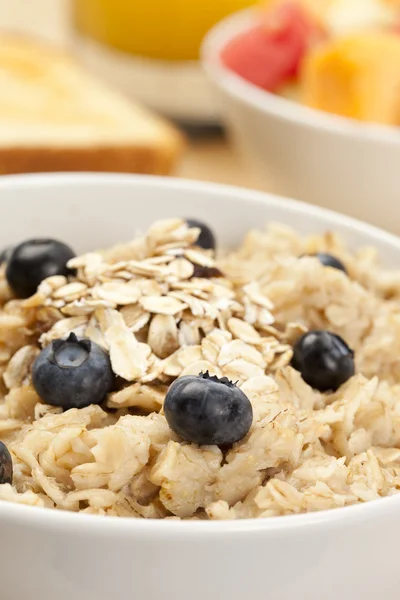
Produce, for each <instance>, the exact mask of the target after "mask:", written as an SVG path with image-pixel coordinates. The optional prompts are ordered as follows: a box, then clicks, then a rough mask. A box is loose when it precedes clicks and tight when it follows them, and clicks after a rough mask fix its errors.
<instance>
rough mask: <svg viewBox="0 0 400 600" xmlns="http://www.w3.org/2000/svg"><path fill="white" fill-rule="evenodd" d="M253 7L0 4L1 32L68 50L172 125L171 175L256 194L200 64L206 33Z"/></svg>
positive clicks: (179, 2)
mask: <svg viewBox="0 0 400 600" xmlns="http://www.w3.org/2000/svg"><path fill="white" fill-rule="evenodd" d="M251 4H253V2H252V1H251V0H168V1H167V0H152V1H147V2H142V1H141V0H0V29H3V30H4V29H6V30H11V31H13V32H23V33H29V34H33V35H36V36H40V37H41V38H44V39H46V40H49V41H50V42H52V43H53V44H55V45H57V46H62V47H63V48H66V49H67V50H68V51H71V52H73V53H74V54H75V56H76V58H77V59H78V60H79V61H80V62H81V63H82V64H84V65H85V67H87V68H88V69H89V70H90V71H92V72H94V73H95V74H96V75H98V76H100V77H101V78H102V79H103V80H104V81H106V82H110V83H111V84H112V85H113V86H115V87H116V88H118V89H120V90H121V91H122V92H123V93H125V94H127V95H128V96H129V97H131V98H134V99H137V100H139V101H140V102H142V103H144V104H146V105H147V106H148V107H150V108H151V109H152V110H154V111H157V112H160V113H162V114H164V115H166V116H167V117H168V118H171V119H173V120H174V121H175V123H176V124H177V126H178V127H179V128H180V129H181V130H182V131H184V134H185V136H186V137H187V140H188V145H187V148H186V151H185V152H184V153H183V156H182V158H181V160H180V161H179V163H178V165H177V166H176V167H175V169H174V174H176V175H178V176H181V177H188V178H196V179H203V180H210V181H218V182H223V183H232V184H237V185H242V186H247V187H254V188H261V187H263V184H262V182H261V181H260V179H259V177H258V176H257V174H256V173H254V172H253V171H252V169H251V167H250V166H249V164H248V163H246V162H245V161H243V160H242V158H241V155H240V154H239V153H238V152H237V151H236V150H235V148H234V145H233V144H231V143H230V142H229V140H228V139H227V138H226V136H225V135H224V134H223V132H222V130H221V128H220V127H219V119H218V110H217V108H216V105H215V101H214V95H213V92H212V90H210V86H209V84H208V82H207V81H206V78H205V76H204V75H203V73H202V71H201V69H200V67H199V64H198V63H197V58H198V54H199V48H200V42H201V39H202V38H203V36H204V34H205V33H206V31H207V30H208V29H209V28H210V27H211V26H212V25H213V24H215V23H216V22H217V21H218V20H219V19H220V18H222V17H224V16H226V15H227V14H228V13H230V12H233V11H235V10H238V9H240V8H244V7H247V6H249V5H251ZM155 13H157V18H156V19H155V18H154V14H155ZM160 24H162V27H160ZM139 56H140V58H138V57H139Z"/></svg>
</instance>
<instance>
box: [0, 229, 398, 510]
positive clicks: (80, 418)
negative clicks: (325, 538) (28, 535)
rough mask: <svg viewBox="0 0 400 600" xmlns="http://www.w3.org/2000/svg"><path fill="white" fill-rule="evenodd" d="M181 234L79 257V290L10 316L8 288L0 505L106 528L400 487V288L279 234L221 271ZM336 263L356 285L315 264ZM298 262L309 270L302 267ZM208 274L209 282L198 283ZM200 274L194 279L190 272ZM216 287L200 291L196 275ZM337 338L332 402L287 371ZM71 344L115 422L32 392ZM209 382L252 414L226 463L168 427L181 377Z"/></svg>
mask: <svg viewBox="0 0 400 600" xmlns="http://www.w3.org/2000/svg"><path fill="white" fill-rule="evenodd" d="M198 235H199V230H198V229H195V228H193V229H189V228H188V226H187V225H186V224H185V222H184V221H182V220H179V219H173V220H168V221H162V222H158V223H155V224H154V225H153V226H152V227H151V228H150V229H149V230H148V232H147V234H146V235H145V236H144V237H142V238H140V239H137V240H135V241H133V242H132V243H129V244H127V245H121V246H118V247H114V248H111V249H109V250H106V251H103V252H94V253H89V254H86V255H84V256H81V257H79V258H75V259H72V260H71V261H70V262H69V267H71V268H74V269H76V272H77V276H76V278H72V279H70V280H69V281H67V279H66V278H65V277H61V276H56V277H51V278H50V279H47V280H45V281H44V282H43V283H42V284H41V285H40V287H39V289H38V292H37V293H36V294H35V295H34V296H32V297H31V298H29V299H27V300H14V299H12V298H11V297H10V292H9V289H8V287H7V284H6V281H5V278H4V269H3V271H2V272H1V274H0V297H1V305H2V308H1V310H0V370H1V379H2V383H1V400H0V440H2V441H3V442H4V443H5V444H6V445H7V447H8V448H9V449H10V451H11V453H12V456H13V461H14V482H13V486H11V485H9V484H5V485H1V486H0V499H3V500H9V501H13V502H19V503H23V504H29V505H36V506H46V507H54V508H58V509H65V510H71V511H81V512H84V513H91V514H99V515H118V516H130V517H139V518H140V517H144V518H182V519H239V518H246V517H270V516H275V515H283V514H292V513H300V512H306V511H315V510H322V509H328V508H335V507H341V506H345V505H349V504H354V503H357V502H365V501H368V500H374V499H377V498H379V497H382V496H387V495H391V494H394V493H396V492H397V491H398V489H399V488H400V385H399V384H400V366H399V362H398V361H399V359H398V357H399V355H400V303H399V301H400V272H388V271H383V270H382V269H381V268H380V267H379V265H378V263H377V257H376V252H375V251H374V250H373V249H364V250H362V251H359V252H358V253H357V254H356V255H353V254H350V253H349V252H348V251H347V250H346V248H345V247H344V245H343V244H342V242H341V241H340V239H338V238H337V237H336V236H334V235H332V234H326V235H323V236H316V237H311V238H308V239H301V238H299V237H298V236H297V235H296V234H295V233H294V232H293V231H291V230H288V229H286V228H284V227H282V226H270V227H269V229H268V231H266V232H258V231H254V232H250V233H249V234H248V235H247V236H246V238H245V240H244V242H243V244H242V246H241V247H240V248H239V249H238V250H237V251H235V252H233V253H231V254H229V255H228V256H226V257H224V258H221V259H219V260H218V261H215V260H214V259H213V257H212V255H211V254H210V253H209V252H206V251H202V250H201V249H198V248H194V247H193V244H195V242H196V239H197V237H198ZM315 252H330V253H332V254H334V255H335V256H337V257H338V258H340V259H341V260H342V261H343V262H344V263H345V264H346V267H347V269H348V272H349V276H347V275H345V274H344V273H342V272H341V271H338V270H335V269H331V268H326V267H324V266H322V265H321V264H320V263H319V261H318V260H317V259H315V258H310V257H307V256H305V255H309V254H313V253H315ZM299 257H301V258H299ZM200 267H201V269H200ZM195 269H196V271H195ZM218 269H219V270H220V271H221V272H222V273H223V274H224V276H222V277H213V278H196V277H193V275H194V274H196V272H197V273H199V272H202V273H203V274H204V273H207V272H208V273H209V274H212V275H216V274H218ZM309 329H328V330H330V331H332V332H335V333H337V334H339V335H340V336H342V337H343V338H344V339H345V340H346V342H347V343H348V344H349V345H350V346H351V347H352V348H353V349H354V350H355V353H356V364H357V374H356V375H355V377H353V378H352V379H351V380H350V381H349V382H347V383H346V384H345V385H344V386H342V387H341V388H340V389H339V390H338V391H337V392H336V393H334V394H321V393H319V392H317V391H314V390H313V389H311V388H310V387H309V386H308V385H307V384H306V383H305V382H304V381H303V380H302V378H301V376H300V374H299V373H298V372H297V371H295V370H293V369H292V368H291V367H290V366H289V364H290V361H291V357H292V346H293V343H294V342H295V341H296V340H297V339H298V338H299V336H301V335H302V334H303V333H304V332H306V331H307V330H309ZM71 332H74V333H76V335H78V336H84V337H89V338H91V339H92V340H93V341H95V342H96V343H97V344H99V345H100V346H101V347H103V348H104V349H106V350H107V351H108V352H109V353H110V358H111V363H112V368H113V371H114V373H115V374H116V375H117V376H118V379H117V381H118V391H115V392H113V393H111V394H110V395H109V396H108V399H107V402H106V404H105V406H102V407H100V406H89V407H88V408H83V409H71V410H68V411H66V412H62V411H61V409H58V408H55V407H52V406H46V405H44V404H42V403H41V402H40V399H39V397H38V396H37V394H36V392H35V391H34V389H33V387H32V384H31V375H30V372H31V367H32V364H33V361H34V360H35V358H36V356H37V355H38V353H39V351H40V348H41V347H44V346H46V345H47V344H49V343H50V342H51V341H52V340H53V339H56V338H60V337H66V336H68V335H69V334H70V333H71ZM207 370H208V371H209V373H210V374H211V375H217V376H219V377H222V376H225V377H228V378H229V379H231V380H233V381H237V382H238V385H239V386H240V387H241V388H242V390H243V391H244V392H245V393H246V395H247V396H248V397H249V398H250V400H251V402H252V405H253V411H254V422H253V425H252V427H251V429H250V432H249V434H248V435H247V436H246V438H245V439H244V440H242V441H241V442H240V443H238V444H236V445H235V446H233V447H232V448H231V449H228V450H226V449H225V450H224V452H223V451H222V450H221V449H220V448H218V447H215V446H210V447H198V446H195V445H191V444H187V443H183V442H182V441H181V440H179V439H178V438H177V436H176V435H175V434H174V433H173V432H172V431H171V430H170V429H169V427H168V425H167V422H166V420H165V417H164V416H163V408H162V407H163V400H164V397H165V394H166V391H167V389H168V386H169V385H170V383H171V382H173V381H174V380H175V379H176V378H177V377H180V376H182V375H188V374H195V375H197V374H199V373H200V372H204V371H207Z"/></svg>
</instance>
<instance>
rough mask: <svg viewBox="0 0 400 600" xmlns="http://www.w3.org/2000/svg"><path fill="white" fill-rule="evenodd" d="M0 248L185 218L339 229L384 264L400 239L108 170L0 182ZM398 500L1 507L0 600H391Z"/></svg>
mask: <svg viewBox="0 0 400 600" xmlns="http://www.w3.org/2000/svg"><path fill="white" fill-rule="evenodd" d="M0 198H1V202H2V206H3V218H2V219H1V221H0V240H1V244H4V245H7V244H9V243H15V242H16V241H18V240H21V239H23V238H26V237H27V236H36V235H52V236H54V237H57V238H60V239H63V240H65V241H66V242H70V243H71V244H72V245H73V246H74V247H75V248H76V249H77V250H78V251H85V250H89V249H93V248H96V247H99V246H101V247H104V246H106V245H107V244H112V243H115V242H118V241H122V240H127V239H130V238H131V237H132V235H133V234H134V233H135V231H136V230H138V229H143V228H145V227H146V226H147V225H149V224H150V223H151V222H152V221H153V220H154V219H158V218H161V217H168V216H171V215H173V216H179V215H181V216H192V217H197V218H200V219H203V220H206V221H208V222H210V223H212V225H213V227H214V228H215V230H216V233H217V235H218V239H219V242H220V244H223V245H230V246H234V245H235V244H238V243H239V241H240V240H241V238H242V236H243V235H244V234H245V232H246V231H247V230H248V229H249V228H251V227H261V226H262V225H263V223H264V222H266V221H267V220H274V221H280V222H284V223H287V224H288V225H291V226H293V227H295V228H296V229H297V230H298V231H299V232H300V233H302V234H307V233H312V232H320V231H323V230H326V229H331V230H336V231H338V232H340V233H341V234H342V235H343V236H344V238H345V239H346V240H347V241H348V242H349V244H350V245H351V246H353V247H359V246H360V245H365V244H373V245H374V246H376V247H377V248H378V249H379V251H380V252H381V255H382V257H383V260H384V262H385V263H386V264H387V265H389V266H393V265H398V264H399V262H400V240H399V239H397V238H395V237H393V236H391V235H390V234H387V233H385V232H382V231H379V230H377V229H374V228H372V227H370V226H368V225H364V224H362V223H359V222H356V221H353V220H351V219H349V218H347V217H342V216H340V215H337V214H334V213H331V212H329V211H324V210H322V209H318V208H311V207H310V206H307V205H303V204H300V203H296V202H292V201H289V200H284V199H282V198H276V197H273V196H268V195H264V194H261V193H259V192H251V191H246V190H240V189H235V188H229V187H222V186H217V185H211V184H203V183H196V182H192V181H191V182H189V181H188V182H186V181H177V180H173V179H168V180H167V179H162V178H151V177H133V176H119V175H36V176H21V177H4V178H1V179H0ZM399 539H400V495H399V496H392V497H390V498H386V499H383V500H379V501H376V502H372V503H370V504H364V505H358V506H353V507H349V508H342V509H337V510H334V511H328V512H321V513H314V514H307V515H299V516H289V517H278V518H271V519H265V520H249V521H242V522H236V521H232V522H202V521H198V522H195V521H187V522H177V521H145V520H136V519H125V518H120V519H119V518H114V517H103V518H102V517H96V516H89V515H81V514H74V513H67V512H62V511H56V510H49V509H41V508H31V507H26V506H21V505H16V504H12V503H6V502H1V503H0V540H1V560H0V598H1V599H2V600H54V598H57V600H110V598H115V599H118V600H119V599H125V598H126V599H127V600H128V599H129V600H130V599H133V598H136V599H137V600H160V599H161V598H162V600H204V599H205V598H207V599H208V600H225V599H226V600H243V599H244V598H257V599H258V598H271V600H293V599H294V598H296V599H299V600H321V598H323V599H324V600H337V599H338V598H340V600H356V599H357V600H358V599H361V598H362V599H363V600H376V599H377V598H384V599H385V600H398V597H399V565H398V562H399V561H398V540H399Z"/></svg>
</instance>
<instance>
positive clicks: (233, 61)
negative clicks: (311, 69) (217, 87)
mask: <svg viewBox="0 0 400 600" xmlns="http://www.w3.org/2000/svg"><path fill="white" fill-rule="evenodd" d="M326 37H327V33H326V31H324V29H323V27H322V25H321V24H320V23H319V22H317V21H316V20H315V18H314V17H313V16H311V15H310V14H309V13H308V12H307V11H306V10H305V9H304V8H303V7H302V6H300V5H299V4H298V3H297V2H285V3H284V4H280V5H278V6H277V7H276V8H275V9H274V10H271V11H269V12H268V14H267V15H266V16H264V17H263V21H262V23H261V24H260V25H258V26H256V27H253V28H252V29H250V30H248V31H246V32H244V33H242V34H241V35H239V36H237V37H236V38H234V39H233V40H231V41H230V42H229V43H228V44H227V46H226V47H225V48H224V49H223V51H222V55H221V58H222V61H223V63H224V64H225V65H226V66H227V67H228V68H229V69H231V70H232V71H234V72H235V73H237V74H238V75H240V76H241V77H244V79H246V80H247V81H249V82H250V83H253V84H254V85H256V86H258V87H261V88H263V89H265V90H268V91H271V92H275V91H278V90H279V88H280V87H282V86H283V85H285V84H286V83H288V82H289V81H290V80H292V79H293V78H296V77H297V76H298V74H299V70H300V67H301V64H302V61H303V58H304V56H305V54H306V52H307V50H308V48H310V46H313V45H315V44H316V43H317V42H320V41H321V40H323V39H325V38H326Z"/></svg>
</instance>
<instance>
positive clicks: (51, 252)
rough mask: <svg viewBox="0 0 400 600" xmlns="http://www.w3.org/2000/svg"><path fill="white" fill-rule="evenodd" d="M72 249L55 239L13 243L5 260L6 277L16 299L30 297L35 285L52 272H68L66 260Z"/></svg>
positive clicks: (59, 273) (35, 288) (71, 255)
mask: <svg viewBox="0 0 400 600" xmlns="http://www.w3.org/2000/svg"><path fill="white" fill-rule="evenodd" d="M74 256H75V253H74V252H73V250H72V249H71V248H70V247H69V246H67V245H66V244H63V243H62V242H57V241H56V240H50V239H37V240H28V241H26V242H23V243H22V244H19V246H16V248H14V250H13V251H12V253H11V256H10V257H9V259H8V263H7V269H6V277H7V281H8V284H9V286H10V287H11V289H12V290H13V292H14V293H15V295H16V296H17V297H18V298H28V297H29V296H32V294H34V293H35V292H36V290H37V288H38V285H39V284H40V283H41V282H42V281H43V279H46V278H47V277H51V276H52V275H69V274H70V271H69V270H68V268H67V262H68V261H69V260H70V259H71V258H74Z"/></svg>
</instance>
